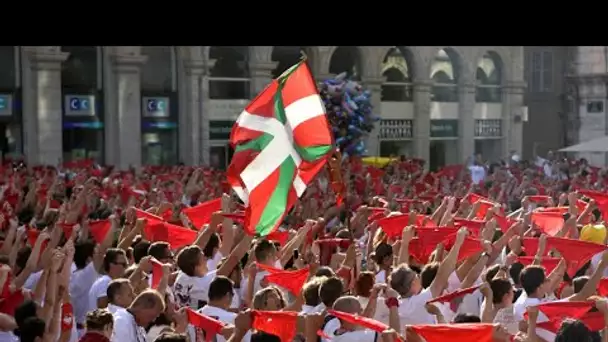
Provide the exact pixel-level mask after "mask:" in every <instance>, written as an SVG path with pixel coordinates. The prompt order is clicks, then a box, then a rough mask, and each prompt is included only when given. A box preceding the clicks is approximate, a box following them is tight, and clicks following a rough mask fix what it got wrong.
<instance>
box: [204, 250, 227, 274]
mask: <svg viewBox="0 0 608 342" xmlns="http://www.w3.org/2000/svg"><path fill="white" fill-rule="evenodd" d="M223 257H224V256H223V255H222V253H220V252H216V253H215V255H214V256H213V258H210V259H207V270H208V272H210V271H213V270H216V269H217V265H218V264H219V263H220V261H221V260H222V258H223Z"/></svg>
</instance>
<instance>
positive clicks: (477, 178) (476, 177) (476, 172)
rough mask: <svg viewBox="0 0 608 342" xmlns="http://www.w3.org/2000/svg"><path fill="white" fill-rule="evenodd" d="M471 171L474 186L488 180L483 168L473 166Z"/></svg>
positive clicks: (470, 167) (470, 168)
mask: <svg viewBox="0 0 608 342" xmlns="http://www.w3.org/2000/svg"><path fill="white" fill-rule="evenodd" d="M469 171H471V180H472V181H473V183H474V184H479V183H480V182H481V181H483V180H484V179H485V178H486V169H485V168H484V167H483V166H479V165H471V166H469Z"/></svg>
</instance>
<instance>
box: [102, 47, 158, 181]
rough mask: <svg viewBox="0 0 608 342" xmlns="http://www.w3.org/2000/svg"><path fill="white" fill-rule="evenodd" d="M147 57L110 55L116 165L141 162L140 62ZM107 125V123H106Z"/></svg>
mask: <svg viewBox="0 0 608 342" xmlns="http://www.w3.org/2000/svg"><path fill="white" fill-rule="evenodd" d="M147 60H148V57H147V56H142V55H123V54H120V55H112V56H111V63H112V71H113V78H114V80H113V81H114V82H112V83H113V84H112V85H113V87H114V92H115V94H116V104H117V106H116V116H114V117H113V119H114V120H116V121H115V122H114V124H113V125H112V126H111V127H112V128H113V129H114V130H115V131H114V132H113V133H114V134H112V135H113V136H114V137H115V141H114V142H115V145H114V146H113V148H114V153H113V155H114V158H115V159H114V161H113V164H114V165H116V167H118V168H119V169H122V170H124V169H127V168H129V167H130V166H135V167H137V166H140V165H141V149H142V145H141V77H140V72H141V66H142V65H143V63H145V62H146V61H147ZM108 128H109V127H108Z"/></svg>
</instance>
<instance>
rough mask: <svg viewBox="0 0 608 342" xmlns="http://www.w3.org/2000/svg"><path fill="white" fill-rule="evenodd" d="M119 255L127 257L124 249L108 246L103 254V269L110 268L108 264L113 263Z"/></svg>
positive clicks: (107, 269)
mask: <svg viewBox="0 0 608 342" xmlns="http://www.w3.org/2000/svg"><path fill="white" fill-rule="evenodd" d="M119 255H123V256H125V258H126V257H127V256H126V255H125V251H123V250H122V249H119V248H108V250H107V251H106V254H105V255H104V256H103V270H104V271H106V272H108V271H109V270H110V264H113V263H115V262H116V259H117V258H118V256H119Z"/></svg>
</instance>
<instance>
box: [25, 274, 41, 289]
mask: <svg viewBox="0 0 608 342" xmlns="http://www.w3.org/2000/svg"><path fill="white" fill-rule="evenodd" d="M40 277H42V271H38V272H36V273H32V274H30V276H29V277H27V280H26V281H25V284H23V287H24V288H26V289H28V290H30V291H34V288H35V287H36V285H37V284H38V281H39V280H40Z"/></svg>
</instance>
